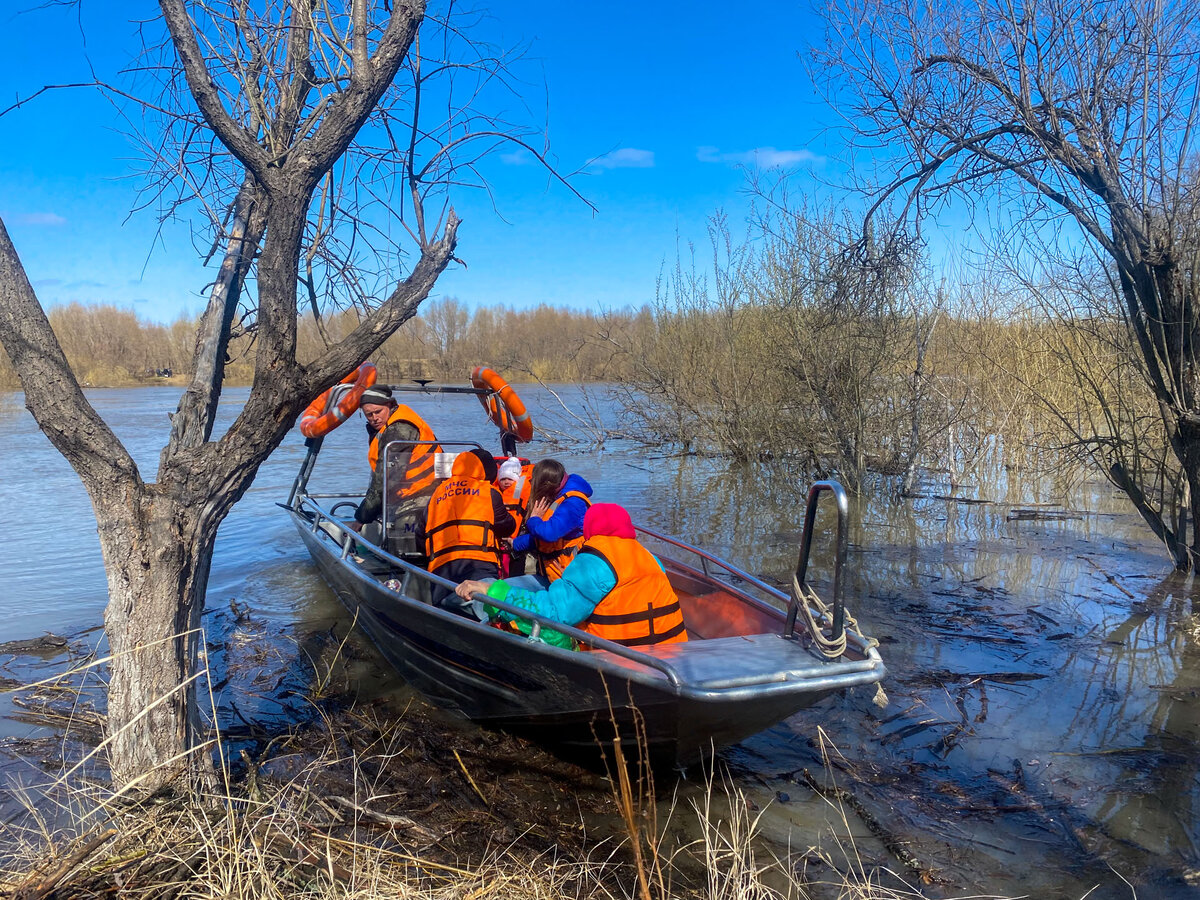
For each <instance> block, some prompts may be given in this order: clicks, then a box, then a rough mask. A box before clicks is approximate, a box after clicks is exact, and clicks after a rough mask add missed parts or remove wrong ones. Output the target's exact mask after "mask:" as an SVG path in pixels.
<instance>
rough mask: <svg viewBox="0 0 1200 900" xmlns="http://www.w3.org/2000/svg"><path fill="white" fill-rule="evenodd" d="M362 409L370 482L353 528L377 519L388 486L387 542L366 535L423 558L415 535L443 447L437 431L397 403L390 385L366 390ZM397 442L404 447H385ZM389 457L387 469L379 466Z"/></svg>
mask: <svg viewBox="0 0 1200 900" xmlns="http://www.w3.org/2000/svg"><path fill="white" fill-rule="evenodd" d="M359 409H361V410H362V413H363V416H364V418H366V420H367V435H368V437H369V438H370V441H371V443H370V447H369V448H368V450H367V462H368V463H370V465H371V484H370V486H369V487H368V488H367V494H366V496H365V497H363V499H362V502H361V503H360V504H359V505H358V509H356V510H355V511H354V521H355V524H356V526H357V529H358V530H360V531H361V530H362V528H363V526H364V525H367V524H368V523H374V522H377V521H378V520H379V518H380V515H381V514H382V512H383V498H384V490H385V487H386V490H387V499H388V502H387V505H388V520H389V521H388V522H387V533H386V541H385V540H383V539H382V537H383V536H382V535H381V533H380V532H379V531H375V532H373V533H372V531H371V530H370V529H368V530H367V531H365V532H363V535H364V537H367V538H368V539H370V540H375V541H377V542H379V543H380V544H381V545H382V546H384V547H385V548H386V549H387V550H388V551H389V552H391V553H394V554H395V555H396V556H401V557H408V558H413V559H416V558H418V557H420V556H421V555H422V553H421V545H420V542H419V541H418V540H417V534H416V533H417V529H418V527H419V526H420V524H421V523H422V522H423V521H424V518H425V506H426V504H427V503H428V502H429V496H430V494H432V493H433V488H434V474H433V462H434V457H435V456H436V454H437V453H438V452H440V450H441V448H440V447H439V446H438V445H437V443H436V441H437V438H436V437H434V434H433V429H432V428H430V427H429V426H428V425H427V424H426V423H425V420H424V419H422V418H421V417H420V416H419V415H417V414H416V412H414V411H413V410H412V409H411V408H409V407H408V406H405V405H404V404H403V403H398V402H396V399H395V398H394V397H393V396H392V391H391V389H390V388H388V387H385V386H382V385H376V386H374V387H370V388H367V390H365V391H364V392H363V395H362V401H361V402H360V403H359ZM395 441H400V442H402V443H401V445H400V446H397V447H392V448H391V449H386V448H387V447H388V445H389V444H392V443H393V442H395ZM414 442H420V443H414ZM385 456H386V459H387V465H386V467H385V466H383V465H380V461H381V458H383V457H385ZM385 469H386V471H385Z"/></svg>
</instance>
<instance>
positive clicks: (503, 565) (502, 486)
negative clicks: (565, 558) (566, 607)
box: [496, 456, 533, 577]
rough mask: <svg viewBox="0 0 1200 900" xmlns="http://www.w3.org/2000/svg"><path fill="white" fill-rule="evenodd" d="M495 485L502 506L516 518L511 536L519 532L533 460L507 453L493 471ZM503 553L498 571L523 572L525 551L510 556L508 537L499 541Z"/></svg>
mask: <svg viewBox="0 0 1200 900" xmlns="http://www.w3.org/2000/svg"><path fill="white" fill-rule="evenodd" d="M496 487H497V488H499V490H500V496H502V497H503V498H504V508H505V509H507V510H508V512H509V514H510V515H511V516H512V517H513V519H514V520H515V521H516V523H517V524H516V527H515V528H513V537H516V536H517V535H519V534H520V533H521V526H522V525H523V524H524V522H525V510H526V507H527V506H528V505H529V497H530V494H531V493H532V489H533V463H531V462H528V461H525V462H522V461H521V460H520V459H518V458H517V457H515V456H510V457H508V458H507V459H506V460H504V461H503V462H502V463H500V468H499V469H498V470H497V472H496ZM501 549H502V551H503V555H502V556H501V559H500V575H501V577H504V576H505V575H524V574H525V554H524V553H519V554H517V555H516V557H515V558H514V556H513V552H512V546H511V542H510V541H501Z"/></svg>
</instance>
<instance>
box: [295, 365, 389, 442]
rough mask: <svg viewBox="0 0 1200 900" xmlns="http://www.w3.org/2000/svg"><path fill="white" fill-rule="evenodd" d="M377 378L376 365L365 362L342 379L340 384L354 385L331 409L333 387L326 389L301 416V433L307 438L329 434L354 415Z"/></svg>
mask: <svg viewBox="0 0 1200 900" xmlns="http://www.w3.org/2000/svg"><path fill="white" fill-rule="evenodd" d="M375 378H376V373H375V367H374V366H373V365H371V364H370V363H369V362H365V363H363V364H362V365H361V366H359V367H358V368H357V369H355V370H354V371H353V372H351V373H350V374H349V375H347V376H346V377H345V378H343V379H342V380H341V382H340V384H351V385H353V387H351V388H350V390H348V391H346V393H345V394H344V395H343V396H342V398H341V399H340V400H338V402H337V403H335V404H333V405H332V406H331V407H330V408H329V409H326V408H325V407H326V406H327V405H328V404H329V394H330V392H331V391H332V390H333V388H330V389H329V390H328V391H325V392H324V393H323V394H321V396H319V397H317V399H316V400H314V401H313V402H312V403H310V404H308V408H307V409H306V410H304V414H303V415H302V416H301V417H300V433H301V434H302V435H304V436H305V437H306V438H317V437H323V436H324V435H327V434H329V432H331V431H333V429H335V428H337V427H338V426H339V425H341V424H342V423H343V422H345V421H346V420H347V419H348V418H350V417H351V416H352V415H354V411H355V410H356V409H358V404H359V401H361V400H362V395H363V391H365V390H366V389H367V388H369V387H370V386H371V385H373V384H374V383H375Z"/></svg>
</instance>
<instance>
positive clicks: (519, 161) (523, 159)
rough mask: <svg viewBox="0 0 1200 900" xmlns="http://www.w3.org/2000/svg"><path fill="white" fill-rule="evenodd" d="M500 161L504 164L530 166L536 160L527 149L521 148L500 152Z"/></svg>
mask: <svg viewBox="0 0 1200 900" xmlns="http://www.w3.org/2000/svg"><path fill="white" fill-rule="evenodd" d="M500 162H502V163H504V164H505V165H506V166H531V165H533V164H534V163H535V162H537V158H536V157H534V155H533V154H532V153H530V152H529V151H528V150H526V149H524V148H522V149H520V150H511V151H509V152H508V153H501V154H500Z"/></svg>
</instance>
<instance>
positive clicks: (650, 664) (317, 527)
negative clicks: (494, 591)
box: [288, 494, 683, 688]
mask: <svg viewBox="0 0 1200 900" xmlns="http://www.w3.org/2000/svg"><path fill="white" fill-rule="evenodd" d="M306 507H307V508H309V509H311V511H312V513H313V524H312V527H311V529H310V530H311V531H312V532H313V533H314V534H315V533H316V532H317V531H321V530H324V529H322V527H321V523H322V522H329V523H330V524H331V525H333V526H334V527H335V528H336V529H337V530H338V531H339V532H341V536H340V539H339V538H334V536H333V535H332V534H330V535H329V537H330V539H331V540H334V542H335V543H336V544H337V546H338V547H339V548H340V549H341V558H342V559H343V560H344V559H346V558H347V557H348V556H349V554H350V547H351V546H352V545H353V544H354V543H355V542H356V541H357V542H358V543H359V544H361V545H362V546H363V547H365V548H366V550H367V551H368V552H369V553H370V554H371V555H372V556H374V557H376V558H377V559H381V560H384V561H386V562H388V563H390V564H392V565H398V566H399V567H400V568H401V569H402V570H403V571H404V578H403V579H402V581H401V590H402V591H403V590H407V588H408V582H409V580H410V579H411V577H412V576H413V575H418V577H421V578H424V579H425V580H427V581H429V582H432V583H434V584H441V585H444V586H446V587H449V588H455V587H457V586H458V585H457V583H456V582H453V581H448V580H447V579H445V578H442V577H441V576H439V575H434V574H433V573H432V572H428V571H426V570H425V569H423V568H421V567H419V566H415V565H413V564H412V563H410V562H408V561H406V560H403V559H401V558H400V557H398V556H394V555H393V554H391V553H388V552H387V551H386V550H384V549H383V548H381V547H377V546H375V545H374V544H372V543H370V542H368V541H364V540H363V538H362V536H361V535H359V534H358V533H357V532H355V531H352V530H351V529H349V528H347V527H346V526H345V525H343V524H342V520H341V519H338V518H337V517H336V516H333V515H332V514H331V513H330V512H328V511H327V510H325V509H324V508H323V507H322V506H321V505H320V504H319V503H317V502H316V501H314V500H313V499H312V496H310V495H308V494H300V495H299V496H297V497H296V498H295V504H294V505H293V506H291V507H288V508H289V509H292V510H293V511H294V512H300V511H301V510H303V509H304V508H306ZM326 534H329V532H328V531H326ZM478 599H480V600H482V601H483V602H484V603H487V604H488V605H490V606H494V607H496V608H497V609H502V610H504V611H505V612H507V613H511V614H513V615H516V616H518V617H519V618H522V619H527V620H529V621H530V622H531V623H533V625H534V629H533V631H532V633H531V634H530V635H529V638H528V639H529V640H530V641H537V640H538V636H539V633H540V630H541V628H550V629H553V630H554V631H558V632H561V633H562V634H565V635H569V636H570V637H572V638H574V639H575V640H577V641H579V642H580V643H582V644H587V645H588V646H590V647H593V648H595V649H598V650H607V651H609V652H610V653H612V654H614V655H616V656H620V657H622V658H624V659H627V660H629V661H631V662H634V663H637V664H638V665H642V666H645V667H646V668H648V669H655V670H656V671H658V672H660V673H662V675H663V676H664V677H665V678H666V679H667V681H668V682H670V684H671V686H672V687H674V688H680V687H682V685H683V679H682V678H680V676H679V673H678V672H677V671H676V670H675V668H674V667H673V666H671V665H670V663H668V662H666V661H665V660H661V659H658V658H657V657H654V656H650V655H649V654H646V653H641V652H639V651H637V650H635V649H633V648H631V647H626V646H625V645H624V644H618V643H616V642H615V641H609V640H605V639H604V638H602V637H597V636H596V635H594V634H590V633H588V632H586V631H582V630H580V629H578V628H575V627H574V626H572V625H565V624H563V623H562V622H556V621H554V620H553V619H548V618H546V617H545V616H543V615H541V614H539V613H535V612H532V611H531V610H528V609H523V608H521V607H519V606H514V605H513V604H511V603H507V602H505V601H503V600H497V599H495V598H494V597H488V596H487V595H486V594H481V595H478ZM547 646H551V645H547Z"/></svg>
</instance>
